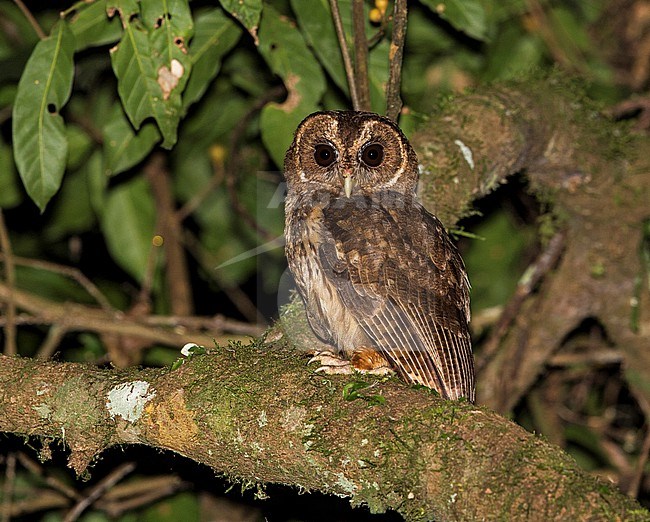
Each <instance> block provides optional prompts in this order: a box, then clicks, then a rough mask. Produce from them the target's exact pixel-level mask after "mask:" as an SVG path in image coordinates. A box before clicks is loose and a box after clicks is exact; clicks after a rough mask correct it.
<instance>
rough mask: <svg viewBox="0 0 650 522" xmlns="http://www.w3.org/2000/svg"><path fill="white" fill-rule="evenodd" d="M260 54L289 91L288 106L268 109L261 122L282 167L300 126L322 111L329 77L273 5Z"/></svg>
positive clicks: (266, 15) (264, 19)
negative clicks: (295, 132) (321, 101)
mask: <svg viewBox="0 0 650 522" xmlns="http://www.w3.org/2000/svg"><path fill="white" fill-rule="evenodd" d="M259 52H260V54H261V55H262V57H263V58H264V59H265V60H266V63H267V64H268V65H269V67H270V68H271V70H272V71H273V72H274V73H275V74H277V75H278V76H280V78H282V80H283V81H284V85H285V86H286V88H287V91H288V96H287V99H286V101H285V102H284V103H282V104H278V103H269V104H267V105H266V106H265V107H264V109H263V110H262V115H261V121H260V127H261V131H262V141H263V142H264V146H265V147H266V149H267V150H268V151H269V153H270V154H271V157H272V158H273V160H274V161H275V163H276V164H277V165H282V162H283V158H284V153H285V151H286V150H287V148H288V147H289V145H290V144H291V139H292V136H293V132H294V131H295V129H296V127H297V126H298V123H300V121H301V120H302V119H303V118H304V117H305V116H306V115H307V114H309V113H311V112H314V111H315V110H317V109H318V102H319V101H320V99H321V97H322V96H323V93H324V92H325V75H324V74H323V71H322V69H321V67H320V64H319V63H318V61H317V60H316V58H314V55H313V54H312V53H311V51H310V50H309V48H308V47H307V44H306V43H305V40H304V39H303V37H302V34H301V33H300V31H299V30H298V29H297V28H296V26H295V25H294V24H293V23H291V22H290V21H289V20H287V19H286V18H285V17H283V16H281V15H280V14H279V13H278V12H277V11H276V10H274V9H272V8H270V7H269V6H266V7H265V9H264V16H263V17H262V22H261V25H260V45H259Z"/></svg>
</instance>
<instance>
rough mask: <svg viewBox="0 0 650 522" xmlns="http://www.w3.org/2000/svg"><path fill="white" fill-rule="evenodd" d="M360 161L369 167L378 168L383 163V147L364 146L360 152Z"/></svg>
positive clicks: (372, 144) (373, 144)
mask: <svg viewBox="0 0 650 522" xmlns="http://www.w3.org/2000/svg"><path fill="white" fill-rule="evenodd" d="M361 161H363V162H364V163H365V164H366V165H368V166H369V167H379V165H381V162H382V161H384V147H382V146H381V145H380V144H379V143H371V144H370V145H366V146H365V147H364V149H363V150H362V151H361Z"/></svg>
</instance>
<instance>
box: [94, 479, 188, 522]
mask: <svg viewBox="0 0 650 522" xmlns="http://www.w3.org/2000/svg"><path fill="white" fill-rule="evenodd" d="M188 487H189V484H188V483H187V482H183V481H182V480H181V479H180V478H179V477H177V476H175V475H165V476H158V477H156V476H154V477H147V478H146V479H143V480H138V481H135V482H129V483H128V484H118V485H116V486H115V487H114V488H112V489H111V490H110V491H107V492H106V494H105V495H104V496H102V498H101V499H99V500H98V501H97V502H95V508H96V509H100V510H102V511H104V512H105V513H106V514H107V515H108V516H109V517H111V518H118V517H119V516H120V515H122V514H123V513H125V512H127V511H133V510H134V509H137V508H139V507H141V506H145V505H147V504H149V503H151V502H153V501H155V500H158V499H161V498H163V497H166V496H169V495H171V494H172V493H175V492H176V491H179V490H180V489H186V488H188Z"/></svg>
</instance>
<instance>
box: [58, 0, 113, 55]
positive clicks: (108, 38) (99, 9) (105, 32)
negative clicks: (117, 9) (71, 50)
mask: <svg viewBox="0 0 650 522" xmlns="http://www.w3.org/2000/svg"><path fill="white" fill-rule="evenodd" d="M106 5H107V2H106V0H97V1H96V2H93V3H91V4H85V5H81V6H79V8H78V9H79V10H78V11H77V14H76V15H75V16H74V17H73V18H72V20H71V22H70V30H71V31H72V33H73V34H74V37H75V43H76V46H75V49H76V50H77V51H80V50H82V49H87V48H88V47H94V46H97V45H105V44H109V43H111V42H116V41H117V40H119V39H120V35H121V32H122V27H121V26H120V23H119V20H117V19H116V18H110V19H109V18H108V16H107V14H106Z"/></svg>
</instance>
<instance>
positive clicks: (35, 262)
mask: <svg viewBox="0 0 650 522" xmlns="http://www.w3.org/2000/svg"><path fill="white" fill-rule="evenodd" d="M4 260H5V256H4V255H3V254H1V253H0V261H4ZM13 262H14V264H15V265H18V266H28V267H30V268H37V269H39V270H46V271H48V272H54V273H56V274H61V275H64V276H67V277H69V278H71V279H74V280H75V281H76V282H77V283H79V284H80V285H81V286H82V287H83V288H84V290H85V291H86V292H88V294H89V295H90V296H91V297H93V298H94V299H95V301H97V304H98V305H99V306H101V307H102V308H103V309H104V310H106V311H115V309H114V308H113V307H112V306H111V304H110V303H109V302H108V299H106V297H105V296H104V294H102V292H101V290H99V288H97V286H95V284H94V283H93V282H92V281H91V280H90V279H88V278H87V277H86V276H85V275H84V274H83V273H82V272H81V271H79V270H78V269H76V268H74V267H71V266H65V265H59V264H58V263H51V262H50V261H43V260H41V259H30V258H27V257H20V256H14V257H13Z"/></svg>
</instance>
